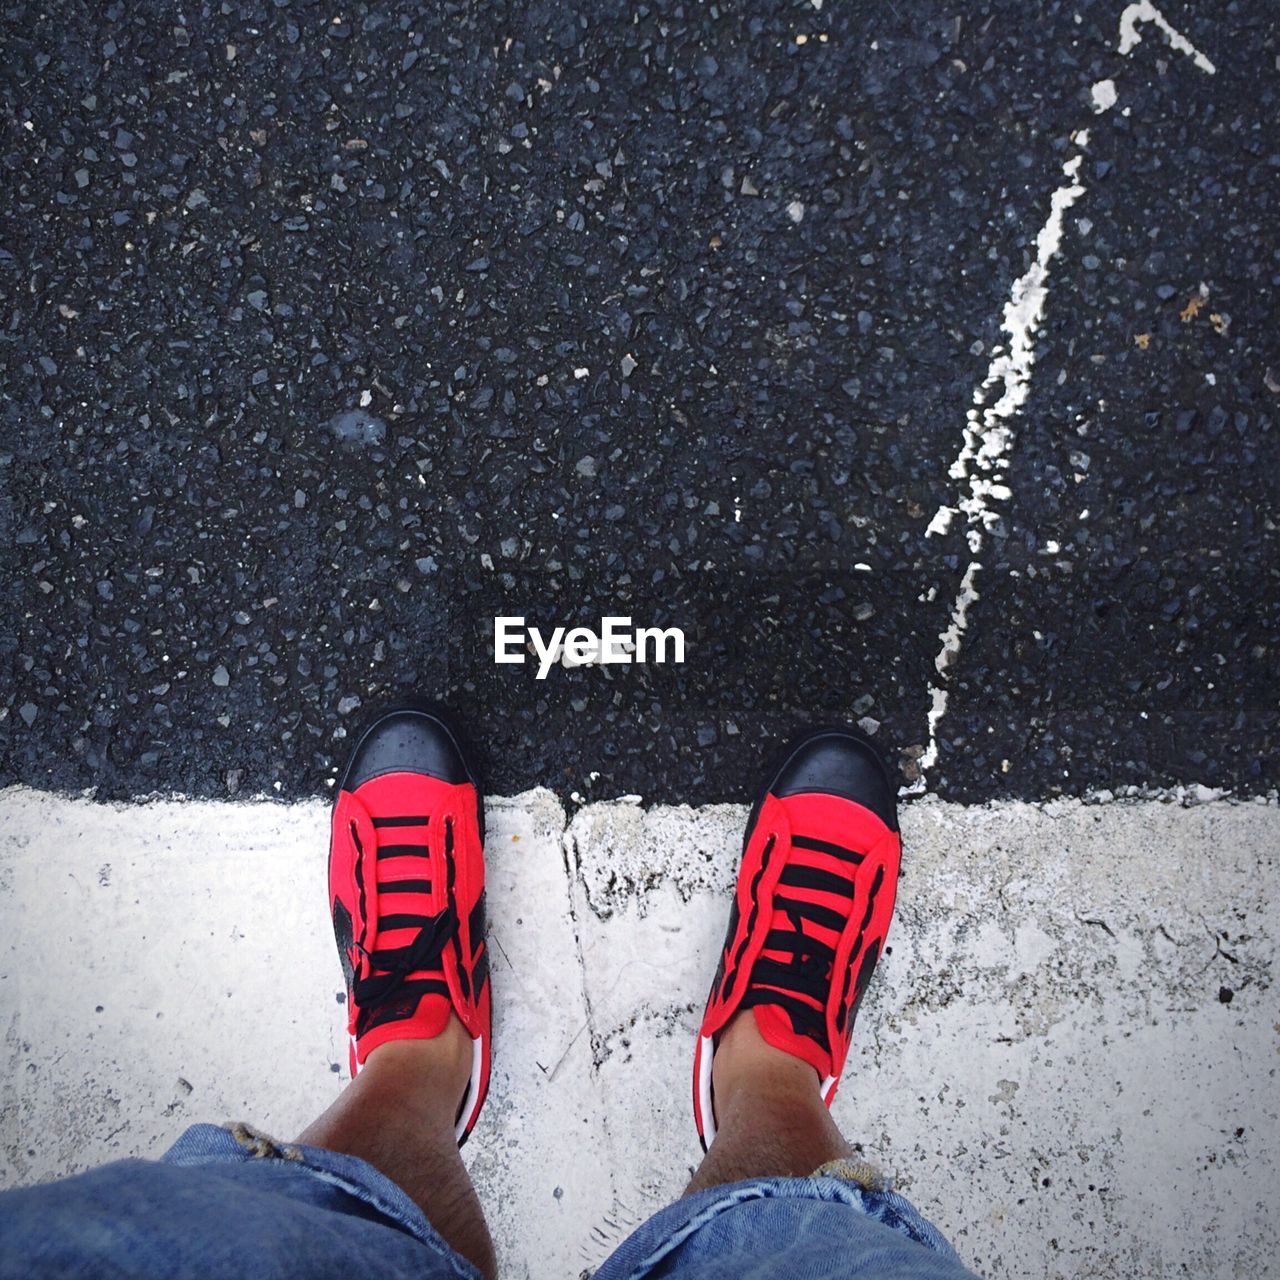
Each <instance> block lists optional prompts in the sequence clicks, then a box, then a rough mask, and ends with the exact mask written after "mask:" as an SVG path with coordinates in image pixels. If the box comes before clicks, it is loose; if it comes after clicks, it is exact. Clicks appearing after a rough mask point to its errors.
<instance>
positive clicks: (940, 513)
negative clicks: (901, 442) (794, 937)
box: [916, 132, 1088, 790]
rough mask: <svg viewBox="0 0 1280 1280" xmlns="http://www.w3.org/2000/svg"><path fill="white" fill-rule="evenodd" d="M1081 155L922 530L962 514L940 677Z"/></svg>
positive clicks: (1001, 467)
mask: <svg viewBox="0 0 1280 1280" xmlns="http://www.w3.org/2000/svg"><path fill="white" fill-rule="evenodd" d="M1075 141H1076V145H1077V147H1078V148H1081V149H1082V148H1083V147H1084V146H1085V145H1086V144H1087V142H1088V135H1087V134H1086V133H1083V132H1081V133H1078V134H1076V137H1075ZM1083 158H1084V157H1083V151H1082V150H1077V152H1076V154H1075V155H1073V156H1072V157H1071V158H1070V159H1069V160H1068V161H1067V162H1066V163H1065V164H1064V165H1063V166H1062V173H1063V177H1064V178H1066V179H1067V181H1066V182H1064V183H1063V184H1062V185H1061V186H1059V187H1058V188H1057V190H1055V191H1054V192H1053V194H1052V195H1051V196H1050V198H1049V214H1048V217H1046V219H1045V221H1044V225H1043V226H1041V228H1040V231H1039V233H1038V234H1037V236H1036V258H1035V261H1034V262H1033V263H1032V264H1031V266H1030V267H1029V268H1028V269H1027V270H1026V271H1025V272H1024V273H1023V274H1022V275H1021V276H1019V277H1018V279H1017V280H1015V281H1014V282H1013V288H1012V289H1011V290H1010V293H1009V301H1008V302H1007V303H1005V308H1004V323H1003V325H1002V326H1001V328H1002V330H1003V332H1004V333H1005V335H1006V337H1007V339H1008V341H1007V343H1006V345H1004V346H1001V347H997V348H996V349H995V351H994V352H993V354H992V359H991V363H990V365H989V366H988V368H987V375H986V377H985V378H984V379H983V380H982V382H981V383H980V384H979V386H978V387H977V389H976V390H975V391H974V393H973V400H974V407H973V408H971V409H970V410H969V412H968V414H967V417H966V422H965V428H964V443H963V446H962V448H961V450H960V453H959V456H958V457H957V458H956V460H955V461H954V462H953V463H952V464H951V468H950V471H949V473H948V474H949V475H950V476H951V478H952V479H954V480H960V481H962V482H964V485H965V486H967V488H968V496H967V497H962V498H961V499H960V501H959V504H958V508H957V507H949V506H943V507H939V508H938V510H937V512H936V513H935V514H934V517H933V519H932V520H930V521H929V526H928V528H927V529H926V531H925V536H926V537H929V536H933V535H937V534H940V533H944V532H945V531H946V530H947V528H948V527H949V526H950V524H951V520H952V518H953V517H954V516H955V514H956V513H957V510H959V511H962V512H963V513H964V514H965V516H966V518H967V522H968V530H967V534H966V536H967V539H968V543H969V555H970V560H969V564H968V567H967V568H966V569H965V572H964V576H963V578H962V579H961V581H960V587H959V590H958V591H957V593H956V598H955V602H954V603H953V604H952V606H951V614H950V617H949V618H948V621H947V626H946V629H945V630H944V631H943V632H942V633H941V634H940V635H939V637H938V638H939V640H940V641H941V648H940V649H939V650H938V655H937V657H936V658H935V659H934V667H935V669H936V670H937V672H938V675H939V676H940V677H945V675H946V672H947V669H948V667H950V666H951V664H952V663H953V662H954V660H955V658H956V656H957V655H958V654H959V652H960V646H961V643H962V641H963V638H964V633H965V630H966V628H967V627H968V625H969V607H970V606H971V605H972V604H973V602H974V601H975V600H977V599H978V589H977V585H976V582H977V577H978V574H979V573H980V572H981V570H982V563H981V561H980V560H979V559H978V555H979V553H980V552H981V550H982V545H983V539H984V534H985V533H986V531H987V530H989V529H990V528H991V526H992V525H993V524H994V523H995V521H996V520H997V519H998V512H997V511H996V509H995V506H994V504H996V503H1001V502H1005V501H1007V500H1008V499H1009V497H1010V496H1011V495H1010V492H1009V488H1008V486H1007V485H1006V484H1005V473H1006V469H1007V467H1008V463H1009V456H1010V452H1011V449H1012V446H1013V432H1012V430H1011V428H1010V426H1009V425H1008V424H1009V421H1010V419H1012V418H1013V416H1014V415H1015V414H1016V413H1017V412H1018V411H1019V410H1020V409H1021V408H1022V406H1023V405H1024V404H1025V403H1026V400H1027V396H1028V395H1029V394H1030V392H1031V372H1032V369H1033V368H1034V366H1035V361H1036V345H1035V337H1036V333H1037V331H1038V330H1039V328H1040V324H1041V321H1042V320H1043V319H1044V310H1045V304H1046V302H1047V300H1048V296H1049V264H1050V262H1051V261H1052V260H1053V257H1054V255H1055V254H1056V253H1057V252H1058V248H1059V246H1060V245H1061V243H1062V226H1063V215H1064V214H1065V213H1066V211H1067V210H1068V209H1069V208H1070V207H1071V206H1072V205H1073V204H1075V202H1076V201H1077V200H1078V199H1079V198H1080V197H1081V196H1082V195H1083V194H1084V186H1083V184H1082V183H1081V182H1080V181H1079V173H1080V165H1081V162H1082V160H1083ZM929 701H930V707H929V740H928V743H927V744H926V746H925V751H924V754H923V755H922V756H921V757H920V780H919V782H918V783H917V786H916V789H917V790H919V789H923V786H924V782H925V775H926V773H927V771H928V770H929V769H930V768H932V767H933V765H934V764H936V763H937V759H938V725H939V723H940V722H941V720H942V717H943V716H944V715H945V714H946V709H947V688H946V685H945V684H930V686H929Z"/></svg>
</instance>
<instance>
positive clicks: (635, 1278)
mask: <svg viewBox="0 0 1280 1280" xmlns="http://www.w3.org/2000/svg"><path fill="white" fill-rule="evenodd" d="M365 1275H376V1276H378V1277H380V1278H382V1277H385V1278H388V1280H398V1278H399V1277H402V1276H403V1277H409V1276H413V1277H415V1278H416V1280H455V1278H456V1280H476V1276H477V1273H476V1270H475V1268H474V1267H472V1266H471V1264H470V1263H469V1262H467V1261H465V1260H464V1259H463V1258H460V1257H459V1256H458V1255H457V1254H455V1253H454V1252H453V1251H452V1250H451V1249H450V1248H449V1247H448V1245H446V1244H445V1242H444V1241H443V1240H442V1239H441V1238H440V1236H439V1235H437V1234H436V1232H435V1230H434V1229H433V1228H432V1226H431V1224H430V1223H429V1222H428V1221H427V1219H426V1218H425V1216H424V1215H423V1213H422V1210H421V1209H419V1208H418V1206H417V1205H416V1204H414V1203H413V1201H411V1200H410V1199H409V1197H408V1196H406V1195H405V1193H404V1192H403V1191H401V1190H400V1188H399V1187H397V1186H396V1185H395V1183H393V1182H391V1181H390V1180H389V1179H387V1178H384V1177H383V1176H382V1174H380V1173H379V1172H378V1171H377V1170H376V1169H374V1168H373V1167H372V1166H371V1165H368V1164H366V1163H365V1162H364V1161H363V1160H359V1159H356V1158H355V1157H354V1156H344V1155H338V1154H335V1153H334V1152H332V1151H322V1150H319V1149H318V1148H315V1147H301V1146H284V1145H281V1144H279V1143H276V1142H273V1141H272V1140H271V1139H269V1138H265V1137H262V1136H261V1135H259V1134H255V1133H254V1132H252V1131H251V1130H249V1129H247V1128H246V1127H245V1126H243V1125H235V1126H232V1127H230V1128H226V1129H223V1128H218V1127H216V1126H214V1125H196V1126H195V1127H194V1128H191V1129H188V1130H187V1132H186V1133H185V1134H183V1135H182V1137H181V1138H179V1139H178V1141H177V1143H176V1144H175V1145H174V1146H173V1147H172V1148H171V1150H170V1151H169V1152H168V1153H167V1154H166V1155H165V1156H164V1157H163V1158H162V1159H161V1160H159V1161H150V1160H121V1161H117V1162H116V1163H114V1164H109V1165H104V1166H103V1167H102V1168H100V1169H95V1170H93V1171H92V1172H90V1173H83V1174H79V1175H78V1176H76V1177H73V1178H66V1179H64V1180H63V1181H61V1182H52V1183H46V1184H44V1185H42V1186H37V1187H26V1188H21V1189H18V1190H14V1191H8V1192H5V1193H4V1194H3V1195H0V1278H3V1280H8V1278H9V1277H15V1278H16V1277H19V1276H21V1277H24V1280H25V1278H26V1277H37V1278H40V1277H50V1276H58V1277H68V1278H71V1277H75V1278H79V1277H86V1278H87V1277H94V1278H95V1280H97V1278H102V1280H112V1278H114V1277H120V1276H141V1277H148V1278H149V1280H150V1278H156V1280H158V1278H159V1277H164V1278H165V1280H218V1278H219V1277H224V1276H228V1277H229V1276H236V1277H240V1276H245V1277H252V1278H253V1280H276V1278H277V1277H280V1278H283V1277H286V1276H287V1277H316V1278H320V1277H333V1278H334V1280H351V1278H352V1277H353V1276H365ZM781 1276H785V1277H787V1280H836V1278H837V1277H839V1278H840V1280H862V1278H863V1277H867V1278H870V1277H873V1276H874V1277H875V1278H876V1280H965V1278H968V1280H972V1277H971V1273H970V1272H968V1271H966V1270H965V1269H964V1267H963V1266H961V1264H960V1262H959V1261H958V1259H957V1258H956V1255H955V1253H954V1251H953V1250H952V1248H951V1246H950V1245H949V1244H947V1242H946V1241H945V1240H944V1239H943V1238H942V1236H941V1235H940V1234H939V1233H938V1231H937V1229H936V1228H935V1227H933V1226H932V1225H931V1224H930V1223H928V1222H926V1221H925V1219H924V1218H922V1217H921V1216H920V1214H919V1213H917V1212H916V1210H915V1209H914V1208H912V1206H911V1205H910V1204H909V1203H908V1202H907V1201H906V1200H904V1199H903V1198H902V1197H901V1196H899V1195H896V1194H895V1193H894V1192H892V1191H871V1190H866V1189H864V1188H863V1187H862V1186H859V1185H858V1184H856V1183H854V1182H852V1181H849V1180H847V1179H845V1178H841V1177H833V1176H828V1175H822V1176H814V1177H811V1178H757V1179H753V1180H751V1181H748V1182H737V1183H733V1184H731V1185H729V1186H724V1187H713V1188H711V1189H709V1190H707V1191H702V1192H699V1193H698V1194H696V1195H692V1196H687V1197H686V1198H685V1199H683V1200H678V1201H676V1203H675V1204H672V1205H669V1206H668V1207H667V1208H666V1209H663V1210H662V1211H661V1212H660V1213H658V1214H657V1215H655V1216H654V1217H653V1218H651V1219H650V1220H649V1221H648V1222H646V1223H645V1224H644V1225H643V1226H641V1227H640V1228H639V1229H638V1230H636V1231H635V1232H634V1233H633V1234H632V1235H631V1236H630V1237H629V1238H628V1239H627V1240H625V1241H624V1242H623V1243H622V1245H621V1247H620V1248H619V1249H618V1250H617V1252H616V1253H614V1255H613V1256H612V1257H611V1258H609V1259H608V1260H607V1261H606V1262H605V1263H604V1264H603V1265H602V1266H601V1267H600V1269H599V1270H598V1271H597V1272H596V1280H640V1277H646V1278H648V1280H657V1278H658V1277H668V1278H670V1280H765V1277H769V1278H770V1280H772V1278H773V1277H781Z"/></svg>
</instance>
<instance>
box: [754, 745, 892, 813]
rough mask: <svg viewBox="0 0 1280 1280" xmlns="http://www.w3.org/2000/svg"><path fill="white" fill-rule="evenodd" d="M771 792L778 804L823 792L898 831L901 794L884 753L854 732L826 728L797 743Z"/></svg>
mask: <svg viewBox="0 0 1280 1280" xmlns="http://www.w3.org/2000/svg"><path fill="white" fill-rule="evenodd" d="M769 790H770V791H772V792H773V794H774V795H775V796H777V797H778V798H779V799H781V798H783V797H785V796H794V795H799V794H800V793H802V792H812V791H820V792H825V793H826V794H827V795H833V796H843V797H844V798H845V799H846V800H852V801H853V802H854V803H855V804H860V805H862V806H863V807H864V808H867V809H870V810H871V812H872V813H874V814H875V815H876V816H877V817H878V818H879V819H880V820H881V821H882V822H883V823H884V824H885V825H886V826H887V827H889V829H890V830H892V831H897V829H898V796H897V789H896V788H895V787H894V785H893V781H892V779H891V778H890V776H889V770H888V769H887V768H886V766H885V763H884V761H883V759H882V758H881V756H880V753H879V752H878V751H877V750H876V749H875V747H873V746H872V745H871V743H870V742H868V741H867V740H866V739H865V738H864V737H863V736H862V735H861V734H860V733H855V732H854V731H853V730H851V729H822V730H819V731H817V732H815V733H810V734H807V735H805V736H804V737H803V738H800V739H799V740H797V741H796V742H794V743H792V744H791V745H790V746H789V747H788V748H787V750H786V753H785V755H784V757H783V761H782V764H781V765H780V766H779V768H778V771H777V773H775V774H774V776H773V781H772V782H771V783H770V784H769Z"/></svg>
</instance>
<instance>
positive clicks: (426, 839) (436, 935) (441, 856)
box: [329, 773, 490, 1112]
mask: <svg viewBox="0 0 1280 1280" xmlns="http://www.w3.org/2000/svg"><path fill="white" fill-rule="evenodd" d="M329 892H330V906H331V910H332V912H333V918H334V921H335V929H337V931H338V934H339V951H340V953H342V955H343V969H344V971H345V972H346V975H347V983H348V1002H349V1029H350V1032H351V1036H352V1071H353V1073H354V1072H355V1071H356V1070H357V1069H358V1066H359V1064H361V1063H363V1062H364V1060H365V1058H366V1057H368V1055H369V1053H370V1052H371V1051H372V1050H373V1049H375V1048H377V1047H378V1045H380V1044H385V1043H386V1042H387V1041H388V1040H398V1039H430V1038H431V1037H433V1036H436V1035H438V1034H439V1033H440V1032H441V1031H442V1030H443V1029H444V1026H445V1023H446V1022H447V1020H448V1016H449V1011H450V1010H451V1009H452V1010H453V1011H454V1012H456V1013H457V1015H458V1018H459V1020H460V1021H461V1022H462V1025H463V1026H464V1027H465V1028H466V1030H467V1032H468V1034H469V1035H470V1036H471V1037H472V1039H473V1040H482V1041H483V1049H484V1055H485V1058H486V1066H487V1055H488V1043H489V1019H490V1008H489V982H488V955H487V951H486V948H485V942H484V907H483V896H482V895H483V893H484V856H483V850H482V847H481V838H480V830H479V824H478V822H477V817H476V790H475V788H474V787H473V786H472V785H471V784H470V783H463V784H459V785H451V784H449V783H447V782H444V781H441V780H440V779H438V778H433V777H429V776H427V775H425V774H421V773H387V774H383V775H381V776H380V777H376V778H372V779H370V780H369V781H367V782H364V783H363V784H361V785H360V786H359V787H357V788H356V790H355V791H354V792H349V791H342V792H340V793H339V795H338V799H337V803H336V804H335V806H334V811H333V827H332V840H331V844H330V852H329ZM348 918H349V920H350V935H349V937H344V933H343V924H344V921H345V919H348ZM344 942H345V944H346V945H345V946H344V945H343V944H344ZM483 1074H484V1078H485V1080H487V1075H488V1073H487V1070H486V1071H485V1072H484V1073H483ZM482 1100H483V1099H482V1097H476V1098H474V1099H473V1101H474V1107H473V1108H471V1109H472V1110H473V1111H474V1112H478V1110H479V1103H480V1102H481V1101H482Z"/></svg>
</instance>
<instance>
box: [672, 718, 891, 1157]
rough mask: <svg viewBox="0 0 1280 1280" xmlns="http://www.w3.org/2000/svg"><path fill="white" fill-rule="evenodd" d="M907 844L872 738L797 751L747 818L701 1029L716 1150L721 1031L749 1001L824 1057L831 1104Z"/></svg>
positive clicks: (823, 1081) (697, 1097)
mask: <svg viewBox="0 0 1280 1280" xmlns="http://www.w3.org/2000/svg"><path fill="white" fill-rule="evenodd" d="M901 852H902V846H901V841H900V839H899V836H898V816H897V797H896V791H895V788H894V785H893V782H892V780H891V778H890V776H889V771H888V769H887V768H886V767H885V764H884V762H883V761H882V760H881V758H880V755H879V753H878V752H877V751H876V749H875V748H874V747H873V746H872V745H871V743H870V742H869V741H868V740H867V739H866V738H865V737H863V735H862V734H860V733H858V732H857V731H856V730H853V729H822V730H818V731H816V732H814V733H809V734H806V735H804V736H803V737H801V738H799V739H797V740H795V741H794V742H792V743H791V744H790V745H789V746H788V747H787V748H786V751H785V753H784V757H783V761H782V764H781V765H780V766H779V767H778V768H777V770H776V771H775V772H774V774H773V776H772V778H771V779H770V781H769V783H768V785H767V786H766V787H765V789H764V791H763V793H762V794H761V796H760V798H759V799H758V800H757V801H756V804H755V807H754V808H753V809H752V811H751V816H750V818H749V819H748V822H747V834H746V839H745V841H744V845H743V855H742V868H741V870H740V871H739V872H738V888H737V893H736V895H735V897H734V902H733V906H732V908H731V911H730V915H729V930H728V933H727V935H726V937H725V944H724V951H723V952H722V953H721V957H720V967H719V969H718V970H717V972H716V978H715V981H714V982H713V983H712V986H711V995H710V997H709V999H708V1001H707V1011H706V1013H705V1014H704V1015H703V1018H702V1027H701V1030H700V1031H699V1033H698V1046H697V1051H696V1054H695V1057H694V1064H693V1114H694V1118H695V1120H696V1121H697V1124H698V1136H699V1137H700V1138H701V1139H702V1145H703V1147H704V1148H705V1147H709V1146H710V1145H711V1142H712V1140H713V1139H714V1138H715V1136H716V1121H715V1104H714V1099H713V1097H712V1090H711V1064H712V1059H713V1058H714V1056H715V1049H716V1041H717V1038H718V1036H719V1033H720V1032H721V1031H723V1030H724V1028H725V1026H726V1025H727V1024H728V1022H729V1020H730V1019H731V1018H732V1017H733V1016H734V1014H736V1013H737V1012H738V1011H739V1010H742V1009H750V1010H752V1016H753V1017H754V1018H755V1020H756V1026H757V1027H758V1028H759V1029H760V1034H761V1035H762V1036H763V1037H764V1039H765V1040H766V1041H768V1043H769V1044H771V1045H773V1046H774V1047H775V1048H778V1049H782V1050H784V1051H785V1052H787V1053H790V1054H794V1055H795V1056H796V1057H797V1058H801V1059H803V1060H804V1061H805V1062H807V1063H808V1064H809V1065H810V1066H811V1067H813V1069H814V1071H815V1072H816V1073H817V1078H818V1087H819V1089H820V1090H821V1093H822V1099H823V1101H824V1102H825V1103H826V1104H827V1105H828V1106H830V1105H831V1100H832V1099H833V1098H834V1097H835V1093H836V1087H837V1085H839V1083H840V1074H841V1072H842V1071H843V1070H844V1064H845V1058H846V1057H847V1056H848V1053H849V1040H850V1036H851V1034H852V1032H853V1020H854V1017H855V1016H856V1014H857V1011H858V1005H859V1003H860V1002H861V1000H862V996H863V993H864V992H865V991H866V989H867V983H868V982H869V981H870V979H871V974H872V971H873V970H874V969H875V967H876V960H877V959H878V958H879V956H880V952H881V949H882V948H883V946H884V940H885V935H886V934H887V933H888V931H889V921H890V920H891V919H892V917H893V900H894V895H895V894H896V892H897V888H898V863H899V859H900V856H901Z"/></svg>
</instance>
